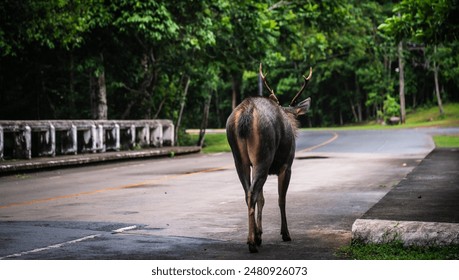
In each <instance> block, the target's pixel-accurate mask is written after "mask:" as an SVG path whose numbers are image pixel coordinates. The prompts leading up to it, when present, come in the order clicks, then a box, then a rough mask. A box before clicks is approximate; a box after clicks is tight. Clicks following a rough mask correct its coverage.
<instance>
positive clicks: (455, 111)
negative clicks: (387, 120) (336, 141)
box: [318, 103, 459, 130]
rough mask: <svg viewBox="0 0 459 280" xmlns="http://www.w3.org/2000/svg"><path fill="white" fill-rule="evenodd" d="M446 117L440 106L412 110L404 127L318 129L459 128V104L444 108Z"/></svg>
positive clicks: (368, 125)
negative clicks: (441, 112) (441, 113)
mask: <svg viewBox="0 0 459 280" xmlns="http://www.w3.org/2000/svg"><path fill="white" fill-rule="evenodd" d="M443 109H444V111H445V113H444V115H443V116H442V115H440V111H439V109H438V106H434V107H430V108H420V109H416V110H411V111H410V112H408V113H407V115H406V122H405V124H404V125H381V124H378V123H376V122H375V121H369V122H365V123H359V124H350V125H345V126H339V127H328V128H318V130H330V129H333V130H364V129H400V128H415V127H434V126H439V127H451V126H459V103H448V104H445V105H444V106H443Z"/></svg>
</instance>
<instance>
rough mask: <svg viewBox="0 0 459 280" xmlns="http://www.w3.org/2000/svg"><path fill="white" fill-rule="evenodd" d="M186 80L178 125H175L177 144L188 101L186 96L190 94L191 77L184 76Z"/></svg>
mask: <svg viewBox="0 0 459 280" xmlns="http://www.w3.org/2000/svg"><path fill="white" fill-rule="evenodd" d="M184 79H185V80H186V82H185V87H184V88H183V94H182V100H181V101H180V112H179V115H178V119H177V123H176V124H175V143H178V142H177V139H178V132H179V129H180V123H181V122H182V115H183V109H184V108H185V101H186V96H187V94H188V87H189V86H190V77H189V76H184Z"/></svg>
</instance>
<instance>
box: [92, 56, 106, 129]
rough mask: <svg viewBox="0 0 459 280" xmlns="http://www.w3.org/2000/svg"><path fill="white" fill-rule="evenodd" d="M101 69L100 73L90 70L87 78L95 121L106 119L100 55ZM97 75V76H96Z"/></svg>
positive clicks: (103, 77) (103, 70) (103, 75)
mask: <svg viewBox="0 0 459 280" xmlns="http://www.w3.org/2000/svg"><path fill="white" fill-rule="evenodd" d="M100 57H101V63H102V67H101V70H100V71H96V73H97V74H95V73H94V70H91V73H90V77H89V89H90V95H91V112H92V118H93V119H96V120H106V119H107V87H106V85H105V69H104V67H103V62H104V57H103V55H102V54H100ZM96 75H97V76H96Z"/></svg>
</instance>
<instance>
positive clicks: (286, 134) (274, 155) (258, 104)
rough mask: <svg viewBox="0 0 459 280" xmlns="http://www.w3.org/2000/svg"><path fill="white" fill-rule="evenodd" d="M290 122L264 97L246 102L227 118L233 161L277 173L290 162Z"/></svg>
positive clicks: (292, 142) (292, 131) (292, 133)
mask: <svg viewBox="0 0 459 280" xmlns="http://www.w3.org/2000/svg"><path fill="white" fill-rule="evenodd" d="M291 122H292V120H291V119H290V117H289V116H288V115H287V113H285V112H284V110H283V109H282V108H281V107H280V106H279V105H278V104H276V103H275V102H274V101H272V100H270V99H268V98H264V97H251V98H247V99H245V100H244V101H243V102H242V103H241V104H240V105H239V106H238V107H236V109H235V110H234V111H233V113H232V114H231V115H230V116H229V118H228V121H227V126H226V129H227V137H228V142H229V144H230V146H231V150H232V151H233V155H234V157H235V160H238V159H239V160H242V161H249V162H250V164H251V165H257V164H266V165H268V167H269V169H270V171H269V173H270V174H278V173H279V170H280V169H281V168H282V166H283V165H284V164H291V161H292V160H293V154H294V147H295V129H296V128H295V124H292V123H291Z"/></svg>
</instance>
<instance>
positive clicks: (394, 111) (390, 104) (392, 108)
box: [383, 95, 400, 122]
mask: <svg viewBox="0 0 459 280" xmlns="http://www.w3.org/2000/svg"><path fill="white" fill-rule="evenodd" d="M383 110H384V119H385V120H386V122H387V120H388V119H390V118H391V117H397V116H399V115H400V105H399V104H398V102H397V101H396V100H395V98H393V97H392V96H390V95H386V99H385V100H384V105H383Z"/></svg>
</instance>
